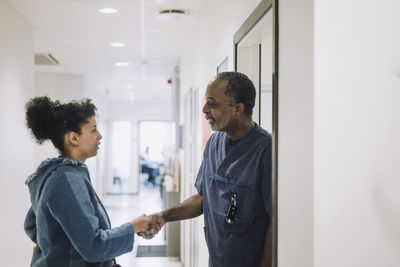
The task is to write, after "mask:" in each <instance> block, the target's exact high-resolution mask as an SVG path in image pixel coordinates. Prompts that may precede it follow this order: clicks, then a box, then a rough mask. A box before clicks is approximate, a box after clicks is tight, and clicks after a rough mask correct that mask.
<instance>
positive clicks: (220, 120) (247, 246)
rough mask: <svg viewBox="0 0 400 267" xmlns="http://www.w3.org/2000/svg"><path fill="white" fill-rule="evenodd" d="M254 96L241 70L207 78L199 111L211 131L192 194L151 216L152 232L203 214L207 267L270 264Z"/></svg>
mask: <svg viewBox="0 0 400 267" xmlns="http://www.w3.org/2000/svg"><path fill="white" fill-rule="evenodd" d="M255 96H256V91H255V88H254V85H253V83H252V82H251V81H250V80H249V79H248V78H247V77H246V76H245V75H244V74H241V73H238V72H223V73H220V74H218V75H217V76H216V77H215V78H214V79H213V80H212V81H211V83H210V84H209V85H208V87H207V91H206V95H205V97H206V103H205V105H204V107H203V112H204V114H205V116H206V119H207V120H208V123H209V124H210V126H211V129H212V130H213V131H215V132H214V133H213V134H212V136H211V137H210V139H209V140H208V143H207V146H206V148H205V151H204V159H203V162H202V164H201V166H200V169H199V172H198V175H197V179H196V184H195V186H196V189H197V191H198V194H196V195H193V196H192V197H190V198H188V199H187V200H185V201H184V202H182V203H181V204H179V205H177V206H175V207H173V208H170V209H167V210H164V211H162V212H159V213H156V214H153V215H152V218H153V230H152V231H153V232H152V233H155V232H157V231H159V230H160V228H161V227H162V226H163V225H164V224H165V223H166V222H170V221H176V220H184V219H190V218H194V217H196V216H199V215H201V214H204V225H205V226H204V233H205V238H206V242H207V246H208V251H209V255H210V257H209V266H213V267H220V266H226V267H228V266H229V267H236V266H237V267H253V266H254V267H259V266H270V265H271V260H270V256H271V252H270V250H271V227H270V226H271V224H270V214H271V199H272V198H271V148H272V143H271V135H270V134H269V133H268V132H267V131H265V130H264V129H262V128H261V127H260V126H258V125H257V124H256V123H255V122H253V120H252V110H253V107H254V102H255ZM147 234H148V235H149V236H151V234H150V233H147Z"/></svg>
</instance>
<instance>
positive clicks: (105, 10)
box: [98, 7, 118, 14]
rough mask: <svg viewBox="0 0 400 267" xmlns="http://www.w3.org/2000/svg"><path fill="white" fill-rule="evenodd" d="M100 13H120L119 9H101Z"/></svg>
mask: <svg viewBox="0 0 400 267" xmlns="http://www.w3.org/2000/svg"><path fill="white" fill-rule="evenodd" d="M98 11H99V12H100V13H103V14H115V13H118V9H115V8H109V7H104V8H100V9H99V10H98Z"/></svg>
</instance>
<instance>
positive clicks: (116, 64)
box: [114, 62, 131, 67]
mask: <svg viewBox="0 0 400 267" xmlns="http://www.w3.org/2000/svg"><path fill="white" fill-rule="evenodd" d="M130 65H131V63H129V62H116V63H115V64H114V66H116V67H129V66H130Z"/></svg>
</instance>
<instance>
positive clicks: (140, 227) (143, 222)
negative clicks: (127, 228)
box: [132, 214, 150, 233]
mask: <svg viewBox="0 0 400 267" xmlns="http://www.w3.org/2000/svg"><path fill="white" fill-rule="evenodd" d="M132 225H133V229H134V230H135V233H139V232H145V231H147V230H148V229H149V225H150V218H149V217H148V216H147V215H146V214H142V215H140V216H139V217H137V218H136V219H134V220H133V221H132Z"/></svg>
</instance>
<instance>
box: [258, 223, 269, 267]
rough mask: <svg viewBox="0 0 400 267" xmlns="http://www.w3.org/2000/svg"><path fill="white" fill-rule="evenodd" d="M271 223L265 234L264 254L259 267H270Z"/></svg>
mask: <svg viewBox="0 0 400 267" xmlns="http://www.w3.org/2000/svg"><path fill="white" fill-rule="evenodd" d="M271 224H272V223H269V225H268V228H267V232H266V234H265V242H264V252H263V255H262V258H261V262H260V265H259V267H271V266H272V225H271Z"/></svg>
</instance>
